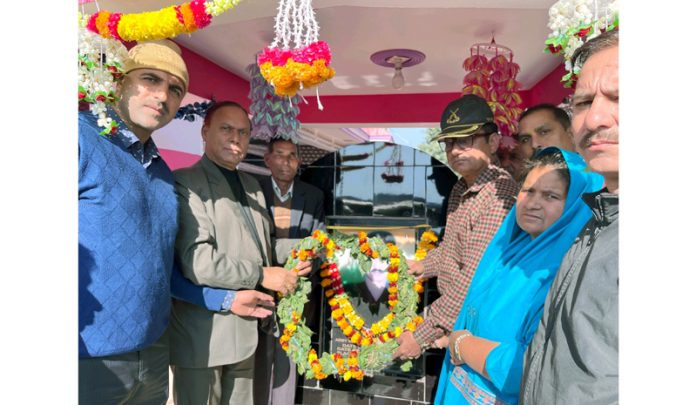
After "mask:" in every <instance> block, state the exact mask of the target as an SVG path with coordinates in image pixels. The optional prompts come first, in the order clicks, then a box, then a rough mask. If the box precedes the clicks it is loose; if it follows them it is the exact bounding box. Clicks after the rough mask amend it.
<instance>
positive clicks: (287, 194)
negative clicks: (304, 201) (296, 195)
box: [271, 176, 295, 202]
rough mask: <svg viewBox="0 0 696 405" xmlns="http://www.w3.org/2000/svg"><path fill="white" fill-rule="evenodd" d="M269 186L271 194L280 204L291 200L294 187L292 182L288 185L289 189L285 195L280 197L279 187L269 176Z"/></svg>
mask: <svg viewBox="0 0 696 405" xmlns="http://www.w3.org/2000/svg"><path fill="white" fill-rule="evenodd" d="M271 184H272V185H273V193H275V195H276V197H278V199H279V200H280V202H285V201H287V200H289V199H290V198H292V190H293V188H294V187H295V182H294V181H293V182H292V184H290V188H289V189H288V192H287V193H285V194H284V195H281V191H280V187H278V184H277V183H276V181H275V179H274V178H273V176H271Z"/></svg>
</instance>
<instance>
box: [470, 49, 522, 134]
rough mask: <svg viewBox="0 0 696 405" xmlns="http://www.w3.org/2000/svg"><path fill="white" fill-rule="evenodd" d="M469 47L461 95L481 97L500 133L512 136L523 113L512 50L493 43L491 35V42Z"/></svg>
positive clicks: (518, 68) (518, 69)
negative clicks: (486, 103)
mask: <svg viewBox="0 0 696 405" xmlns="http://www.w3.org/2000/svg"><path fill="white" fill-rule="evenodd" d="M469 51H470V52H471V56H469V57H468V58H466V59H465V60H464V63H463V65H462V67H463V68H464V70H466V71H467V73H466V75H465V76H464V80H463V85H464V87H463V88H462V95H464V94H475V95H477V96H479V97H481V98H484V99H485V100H486V101H487V102H488V105H489V106H490V107H491V110H492V111H493V116H494V118H495V123H496V124H497V125H498V128H499V130H500V134H501V135H503V136H512V135H513V134H514V133H515V132H516V131H517V120H518V119H519V116H520V114H521V113H522V108H521V105H522V98H521V97H520V95H519V93H518V90H519V89H520V87H521V84H520V82H518V81H517V80H516V79H517V74H518V73H519V72H520V66H519V65H518V64H517V63H515V62H513V61H512V58H513V52H512V50H511V49H510V48H508V47H506V46H503V45H498V44H496V43H495V38H493V39H492V40H491V42H490V43H479V44H474V45H472V46H471V48H469ZM507 144H509V143H503V145H507Z"/></svg>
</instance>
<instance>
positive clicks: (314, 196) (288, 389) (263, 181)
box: [254, 138, 326, 405]
mask: <svg viewBox="0 0 696 405" xmlns="http://www.w3.org/2000/svg"><path fill="white" fill-rule="evenodd" d="M264 161H265V163H266V166H268V168H269V169H270V170H271V176H270V177H263V178H259V184H260V185H261V190H262V191H263V195H264V197H265V200H266V208H267V209H268V214H269V215H270V217H271V220H272V221H273V224H274V228H275V235H274V236H275V239H276V240H278V239H288V238H289V239H302V238H306V237H307V236H310V235H311V234H312V231H314V230H315V229H321V230H326V227H325V225H324V194H323V193H322V191H321V190H319V189H318V188H316V187H314V186H312V185H310V184H307V183H305V182H302V181H300V180H297V179H295V176H296V175H297V169H298V168H299V166H300V157H299V148H298V147H297V145H296V144H294V143H292V142H291V141H289V140H285V139H281V138H275V139H272V140H271V142H270V143H269V145H268V152H267V153H266V154H265V155H264ZM282 264H283V263H279V265H282ZM310 279H311V280H312V284H313V285H314V286H315V287H317V288H313V289H312V293H311V295H310V301H309V303H308V304H307V305H306V306H305V313H304V317H305V319H306V320H307V326H309V327H310V328H312V329H314V330H317V323H318V322H317V316H318V313H319V303H320V299H321V287H320V285H319V281H320V280H319V277H318V274H316V273H315V274H313V275H312V276H310ZM256 356H257V357H256V370H255V373H256V376H257V380H258V381H262V382H266V381H270V384H265V383H257V384H254V403H255V404H256V405H261V404H262V405H266V404H272V405H283V404H288V405H292V404H294V403H295V401H294V399H295V382H296V372H295V364H294V363H293V362H291V361H290V359H289V358H288V357H287V355H286V354H285V352H284V351H283V350H282V349H281V347H280V344H279V343H278V339H277V338H275V337H273V336H272V335H266V334H264V333H263V332H260V335H259V346H258V348H257V352H256Z"/></svg>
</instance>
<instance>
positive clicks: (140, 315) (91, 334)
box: [78, 112, 177, 357]
mask: <svg viewBox="0 0 696 405" xmlns="http://www.w3.org/2000/svg"><path fill="white" fill-rule="evenodd" d="M99 131H100V128H98V127H97V123H96V118H95V117H94V116H93V115H92V114H91V113H89V112H83V113H80V114H79V166H78V170H79V174H78V179H79V180H78V188H79V206H78V219H79V227H78V229H79V232H78V234H79V236H78V239H79V301H80V303H79V328H80V342H79V345H80V347H79V354H80V357H96V356H106V355H112V354H120V353H127V352H132V351H136V350H139V349H142V348H144V347H147V346H149V345H150V344H152V343H153V342H154V341H155V340H157V339H158V338H159V337H160V336H161V335H162V334H163V333H164V331H165V329H166V327H167V323H168V319H169V312H170V303H171V300H170V277H171V271H172V266H173V262H174V240H175V238H176V231H177V200H176V196H175V194H174V178H173V176H172V173H171V170H170V169H169V167H168V166H167V164H166V163H165V162H164V161H163V160H162V159H161V158H159V157H156V158H154V159H152V161H151V163H150V165H149V166H147V168H144V167H143V164H142V163H141V162H139V161H138V160H137V159H136V158H135V156H134V155H133V154H132V153H131V151H129V148H130V147H131V145H130V144H129V142H130V141H131V140H132V139H133V136H134V135H133V134H132V133H131V132H130V131H129V130H128V129H127V128H126V126H125V124H123V123H122V122H120V125H119V133H118V134H114V135H110V136H106V137H104V136H99V135H98V133H99ZM129 138H130V139H129ZM150 142H152V141H150ZM135 146H136V147H137V146H138V145H135ZM148 147H149V148H150V151H154V153H156V147H154V144H152V145H149V146H148V145H146V148H145V150H146V151H148ZM153 148H154V149H153Z"/></svg>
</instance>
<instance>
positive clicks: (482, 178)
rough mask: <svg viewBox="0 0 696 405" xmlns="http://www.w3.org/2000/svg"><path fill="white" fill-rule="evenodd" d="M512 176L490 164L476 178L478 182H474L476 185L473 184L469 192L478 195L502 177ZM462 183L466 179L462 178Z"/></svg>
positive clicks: (468, 189)
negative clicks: (487, 185) (489, 184)
mask: <svg viewBox="0 0 696 405" xmlns="http://www.w3.org/2000/svg"><path fill="white" fill-rule="evenodd" d="M505 175H507V176H510V174H508V172H506V171H505V170H503V169H501V168H500V167H498V166H496V165H493V164H490V165H488V167H486V168H485V169H483V171H482V172H481V173H480V174H479V175H478V177H476V180H475V181H474V184H472V185H471V186H470V187H468V188H467V190H466V191H467V192H472V193H477V192H479V191H481V189H482V188H483V187H484V186H485V185H486V184H488V183H490V182H492V181H494V180H495V179H497V178H498V177H500V176H505ZM460 180H461V181H464V178H463V177H462V178H461V179H460Z"/></svg>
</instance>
